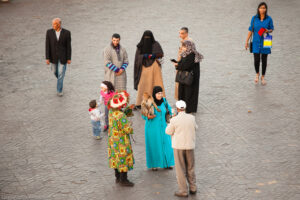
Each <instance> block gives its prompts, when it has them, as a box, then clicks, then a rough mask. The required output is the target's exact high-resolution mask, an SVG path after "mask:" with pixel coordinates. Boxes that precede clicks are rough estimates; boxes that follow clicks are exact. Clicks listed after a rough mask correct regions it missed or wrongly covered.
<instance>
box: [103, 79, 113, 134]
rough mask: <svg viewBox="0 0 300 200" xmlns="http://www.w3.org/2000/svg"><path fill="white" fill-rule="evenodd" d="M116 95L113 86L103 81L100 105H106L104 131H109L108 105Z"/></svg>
mask: <svg viewBox="0 0 300 200" xmlns="http://www.w3.org/2000/svg"><path fill="white" fill-rule="evenodd" d="M114 94H115V88H114V86H113V84H112V83H111V82H109V81H103V82H102V83H101V92H100V103H101V104H102V103H104V105H105V125H104V131H107V129H108V125H109V123H108V108H107V103H108V101H109V99H110V98H112V97H113V96H114Z"/></svg>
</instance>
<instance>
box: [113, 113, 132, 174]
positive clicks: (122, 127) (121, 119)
mask: <svg viewBox="0 0 300 200" xmlns="http://www.w3.org/2000/svg"><path fill="white" fill-rule="evenodd" d="M129 134H133V129H132V128H131V126H130V124H129V121H128V119H127V116H126V114H125V113H124V112H122V111H120V110H112V109H111V110H110V111H109V131H108V159H109V167H110V168H113V169H118V171H119V172H127V171H129V170H131V169H133V164H134V158H133V152H132V148H131V142H130V137H129Z"/></svg>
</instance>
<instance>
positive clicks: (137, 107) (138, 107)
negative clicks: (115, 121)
mask: <svg viewBox="0 0 300 200" xmlns="http://www.w3.org/2000/svg"><path fill="white" fill-rule="evenodd" d="M141 108H142V106H135V107H134V110H140V109H141Z"/></svg>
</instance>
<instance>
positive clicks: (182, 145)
mask: <svg viewBox="0 0 300 200" xmlns="http://www.w3.org/2000/svg"><path fill="white" fill-rule="evenodd" d="M176 107H177V111H178V115H177V116H175V117H173V118H172V119H171V120H170V124H169V125H168V127H167V129H166V134H168V135H171V136H172V147H173V149H174V158H175V169H176V176H177V182H178V186H179V191H178V192H175V195H176V196H179V197H186V196H188V187H187V184H186V181H188V183H189V191H190V194H196V192H197V186H196V175H195V170H194V164H195V158H194V149H195V140H196V136H195V129H196V128H197V124H196V120H195V117H194V116H193V115H191V114H187V113H186V112H185V108H186V103H185V102H184V101H177V102H176Z"/></svg>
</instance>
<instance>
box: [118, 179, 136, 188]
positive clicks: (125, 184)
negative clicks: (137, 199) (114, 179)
mask: <svg viewBox="0 0 300 200" xmlns="http://www.w3.org/2000/svg"><path fill="white" fill-rule="evenodd" d="M119 183H120V185H121V186H125V187H133V186H134V183H132V182H130V181H129V180H125V181H120V182H119Z"/></svg>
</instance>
